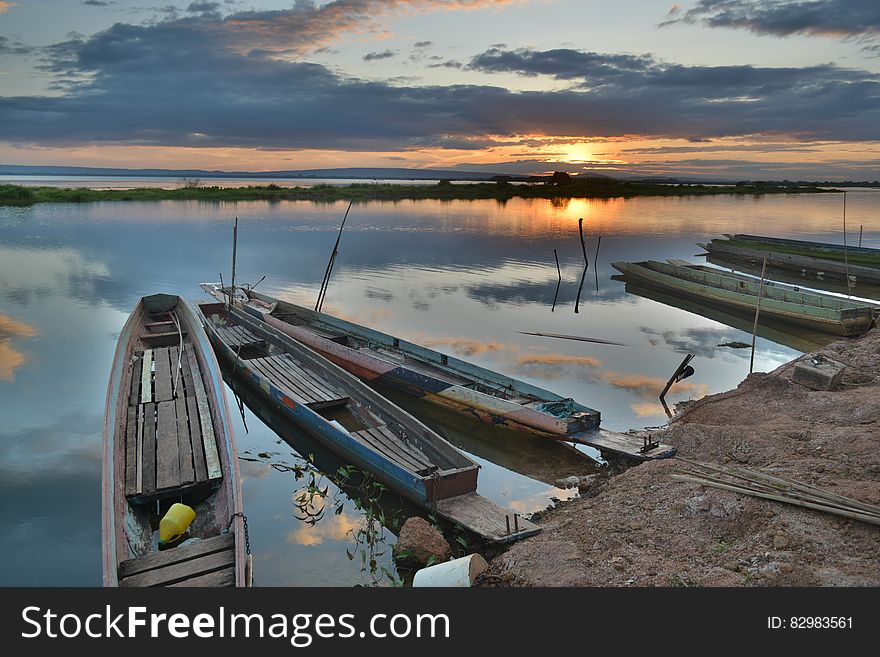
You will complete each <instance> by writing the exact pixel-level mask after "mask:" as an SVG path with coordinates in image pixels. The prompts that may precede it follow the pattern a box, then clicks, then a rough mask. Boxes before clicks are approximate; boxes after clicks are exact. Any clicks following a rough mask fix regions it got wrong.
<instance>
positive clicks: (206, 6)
mask: <svg viewBox="0 0 880 657" xmlns="http://www.w3.org/2000/svg"><path fill="white" fill-rule="evenodd" d="M186 10H187V11H188V12H190V13H192V14H198V13H215V12H217V11H219V10H220V3H219V2H191V3H190V5H189V7H187V8H186Z"/></svg>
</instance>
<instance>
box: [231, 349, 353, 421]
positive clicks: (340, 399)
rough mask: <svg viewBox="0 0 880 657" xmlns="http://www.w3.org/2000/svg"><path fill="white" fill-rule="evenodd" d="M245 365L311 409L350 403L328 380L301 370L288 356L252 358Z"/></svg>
mask: <svg viewBox="0 0 880 657" xmlns="http://www.w3.org/2000/svg"><path fill="white" fill-rule="evenodd" d="M246 362H247V365H248V366H249V367H253V368H254V369H255V370H256V371H257V372H259V373H260V374H262V375H263V376H265V377H266V378H267V379H269V380H270V381H271V382H272V383H273V384H275V385H276V386H278V387H279V388H280V389H281V390H283V391H284V393H285V394H286V395H287V396H288V397H290V398H291V399H293V400H294V401H295V402H298V403H300V404H303V405H305V406H308V407H309V408H311V409H314V410H318V409H326V408H331V407H334V406H344V405H345V404H347V403H348V402H349V397H348V396H347V395H344V394H342V393H340V392H339V391H337V390H334V389H333V387H332V386H331V385H330V384H328V383H327V382H326V381H323V380H322V379H320V378H319V377H317V376H316V375H315V374H313V373H312V372H309V371H308V370H306V369H304V368H302V367H300V366H299V364H298V363H297V362H296V361H295V360H294V359H293V358H292V357H291V356H290V355H289V354H281V355H279V356H267V357H265V358H252V359H250V360H248V361H246Z"/></svg>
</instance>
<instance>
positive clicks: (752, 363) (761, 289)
mask: <svg viewBox="0 0 880 657" xmlns="http://www.w3.org/2000/svg"><path fill="white" fill-rule="evenodd" d="M766 271H767V258H764V264H762V265H761V286H760V287H759V288H758V303H757V304H755V325H754V326H753V327H752V357H751V359H750V360H749V374H751V373H752V372H754V371H755V342H756V341H757V339H758V316H759V315H760V314H761V298H762V297H763V296H764V275H765V273H766Z"/></svg>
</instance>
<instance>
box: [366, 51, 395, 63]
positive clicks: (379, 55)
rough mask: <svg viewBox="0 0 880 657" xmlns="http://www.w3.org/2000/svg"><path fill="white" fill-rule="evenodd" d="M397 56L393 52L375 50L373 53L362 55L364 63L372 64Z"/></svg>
mask: <svg viewBox="0 0 880 657" xmlns="http://www.w3.org/2000/svg"><path fill="white" fill-rule="evenodd" d="M395 55H397V53H396V52H394V51H393V50H377V51H375V52H368V53H367V54H366V55H364V61H365V62H373V61H376V60H377V59H390V58H392V57H394V56H395Z"/></svg>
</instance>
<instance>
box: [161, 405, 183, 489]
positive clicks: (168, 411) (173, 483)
mask: <svg viewBox="0 0 880 657" xmlns="http://www.w3.org/2000/svg"><path fill="white" fill-rule="evenodd" d="M186 439H187V440H189V436H186ZM178 486H180V442H179V441H178V436H177V410H176V405H175V403H174V402H173V401H163V402H159V403H158V404H157V406H156V490H164V489H166V488H176V487H178Z"/></svg>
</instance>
